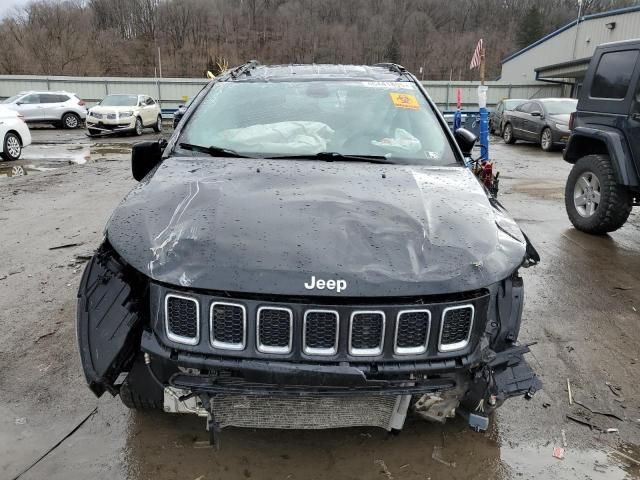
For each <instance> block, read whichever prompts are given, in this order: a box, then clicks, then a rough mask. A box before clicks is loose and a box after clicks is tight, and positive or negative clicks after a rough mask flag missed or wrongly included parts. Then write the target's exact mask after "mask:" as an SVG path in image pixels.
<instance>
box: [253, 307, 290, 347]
mask: <svg viewBox="0 0 640 480" xmlns="http://www.w3.org/2000/svg"><path fill="white" fill-rule="evenodd" d="M256 340H257V348H258V351H260V352H262V353H279V354H286V353H290V352H291V348H292V343H293V312H292V311H291V309H289V308H283V307H260V308H258V315H257V321H256Z"/></svg>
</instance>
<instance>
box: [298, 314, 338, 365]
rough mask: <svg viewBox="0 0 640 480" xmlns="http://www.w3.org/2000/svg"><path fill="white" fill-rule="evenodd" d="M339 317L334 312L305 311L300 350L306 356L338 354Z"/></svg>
mask: <svg viewBox="0 0 640 480" xmlns="http://www.w3.org/2000/svg"><path fill="white" fill-rule="evenodd" d="M338 322H339V316H338V312H336V311H334V310H307V311H306V312H305V314H304V326H303V340H302V345H303V346H302V349H303V351H304V353H306V354H307V355H335V354H336V353H337V352H338V331H339V323H338Z"/></svg>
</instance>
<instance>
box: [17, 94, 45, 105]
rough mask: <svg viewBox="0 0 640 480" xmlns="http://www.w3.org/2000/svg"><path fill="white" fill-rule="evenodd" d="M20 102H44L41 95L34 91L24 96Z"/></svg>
mask: <svg viewBox="0 0 640 480" xmlns="http://www.w3.org/2000/svg"><path fill="white" fill-rule="evenodd" d="M20 103H24V104H27V105H33V104H35V103H42V102H40V95H38V94H37V93H32V94H31V95H27V96H26V97H23V98H22V100H20Z"/></svg>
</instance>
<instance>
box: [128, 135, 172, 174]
mask: <svg viewBox="0 0 640 480" xmlns="http://www.w3.org/2000/svg"><path fill="white" fill-rule="evenodd" d="M166 146H167V141H166V140H158V141H155V142H140V143H136V144H135V145H134V146H133V148H132V149H131V173H132V174H133V178H135V179H136V180H137V181H138V182H139V181H140V180H142V179H143V178H144V177H146V176H147V174H148V173H149V172H150V171H151V170H153V169H154V168H155V166H156V165H158V164H159V163H160V161H161V160H162V152H163V151H164V147H166Z"/></svg>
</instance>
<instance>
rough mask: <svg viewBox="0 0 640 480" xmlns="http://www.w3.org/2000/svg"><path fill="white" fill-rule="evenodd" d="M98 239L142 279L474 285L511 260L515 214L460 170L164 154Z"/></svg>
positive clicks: (508, 267)
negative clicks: (103, 239) (105, 241)
mask: <svg viewBox="0 0 640 480" xmlns="http://www.w3.org/2000/svg"><path fill="white" fill-rule="evenodd" d="M107 237H108V240H109V242H110V243H111V245H112V246H113V247H114V248H115V250H116V251H117V252H118V254H119V255H120V256H121V257H122V258H123V259H124V260H125V261H126V262H128V263H129V264H130V265H131V266H132V267H134V268H135V269H137V270H138V271H140V272H142V273H144V274H145V275H147V276H148V277H150V278H152V279H153V280H156V281H159V282H164V283H167V284H173V285H179V286H183V287H190V288H197V289H207V290H218V291H230V292H245V293H262V294H280V295H336V292H335V291H331V290H326V289H325V290H313V291H310V290H307V289H306V288H305V287H304V284H305V282H309V280H310V278H311V276H315V277H316V279H323V280H329V279H335V280H345V281H346V284H347V287H346V289H345V290H344V291H343V292H341V293H340V295H341V296H345V297H351V296H363V297H383V296H404V295H427V294H441V293H453V292H461V291H468V290H474V289H477V288H480V287H484V286H487V285H489V284H492V283H495V282H497V281H499V280H502V279H504V278H506V277H507V276H509V275H510V274H511V273H512V272H513V271H514V270H515V269H516V268H518V267H519V266H520V265H521V264H522V262H523V260H524V259H525V246H526V242H525V239H524V238H523V236H522V232H520V230H519V228H518V227H517V225H516V224H515V222H514V221H513V220H512V219H511V218H510V217H509V216H508V215H507V214H506V212H505V211H504V209H502V207H501V206H500V205H499V204H498V203H497V202H495V201H490V200H489V199H488V198H487V195H486V194H485V190H484V188H483V187H482V186H481V185H480V184H479V182H478V181H477V180H476V179H475V177H474V176H473V174H472V173H471V172H470V171H469V170H467V169H465V168H462V167H420V166H415V165H410V166H404V165H375V164H368V163H355V162H351V163H349V162H321V161H297V160H273V161H272V160H252V159H214V158H209V157H207V158H196V157H187V158H182V157H172V158H168V159H166V160H164V161H163V163H162V164H161V165H160V166H159V167H158V169H157V170H156V172H155V173H154V174H153V175H152V176H148V177H147V179H145V181H143V182H142V183H140V184H139V185H138V186H137V187H136V188H134V189H133V190H132V191H131V192H130V193H129V194H128V195H127V197H125V199H124V200H123V201H122V203H121V204H120V206H119V207H118V208H117V209H116V210H115V211H114V213H113V215H112V217H111V219H110V221H109V224H108V225H107Z"/></svg>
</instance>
